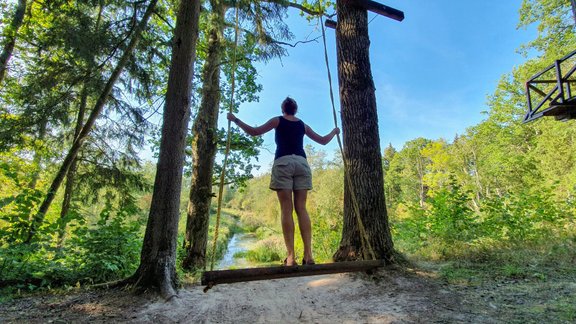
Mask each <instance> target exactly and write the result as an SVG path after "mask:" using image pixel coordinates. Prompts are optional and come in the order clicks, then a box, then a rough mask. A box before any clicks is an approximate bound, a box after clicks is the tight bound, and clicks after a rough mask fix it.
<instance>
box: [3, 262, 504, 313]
mask: <svg viewBox="0 0 576 324" xmlns="http://www.w3.org/2000/svg"><path fill="white" fill-rule="evenodd" d="M463 301H464V299H463V298H462V296H461V295H459V293H458V292H456V291H454V290H452V289H447V287H445V286H444V285H443V284H439V283H438V282H437V281H436V280H434V279H432V278H429V277H427V274H426V273H417V272H410V271H401V270H391V269H387V270H381V271H380V272H378V273H377V274H375V275H372V276H368V275H366V274H336V275H322V276H313V277H300V278H290V279H278V280H269V281H254V282H247V283H235V284H228V285H217V286H215V287H213V288H212V289H211V290H209V291H208V292H207V293H204V292H203V287H201V286H191V287H186V288H183V289H181V290H180V293H179V297H178V298H174V299H172V300H171V301H168V302H166V301H164V300H162V299H160V298H159V297H157V296H155V295H149V294H144V295H139V296H135V295H133V294H132V293H130V292H127V291H117V290H113V291H105V290H100V291H85V292H80V293H73V294H65V295H50V296H36V297H27V298H22V299H17V300H13V301H11V302H7V303H4V304H2V305H0V322H6V323H120V322H123V323H493V322H497V321H495V320H493V319H492V318H491V317H490V316H488V315H487V314H486V313H484V312H481V311H480V312H479V311H477V312H475V313H471V312H467V311H466V310H464V309H463V306H464V304H465V303H463Z"/></svg>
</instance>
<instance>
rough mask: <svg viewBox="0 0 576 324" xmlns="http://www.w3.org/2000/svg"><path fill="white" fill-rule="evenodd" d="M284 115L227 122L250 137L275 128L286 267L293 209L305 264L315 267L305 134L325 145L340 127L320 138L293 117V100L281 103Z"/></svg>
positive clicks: (275, 176) (290, 262)
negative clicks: (255, 121) (255, 123)
mask: <svg viewBox="0 0 576 324" xmlns="http://www.w3.org/2000/svg"><path fill="white" fill-rule="evenodd" d="M281 107H282V116H278V117H274V118H272V119H270V120H269V121H267V122H266V123H265V124H264V125H261V126H258V127H252V126H250V125H247V124H246V123H244V122H242V121H241V120H240V119H238V118H237V117H236V116H234V114H232V113H229V114H228V120H230V121H232V122H234V123H236V125H238V127H240V128H241V129H242V130H243V131H245V132H246V133H247V134H248V135H252V136H259V135H262V134H265V133H267V132H269V131H270V130H272V129H275V130H276V131H275V141H276V154H275V157H274V164H273V166H272V179H271V180H270V189H272V190H275V191H276V194H277V195H278V201H279V202H280V209H281V214H282V216H281V222H282V232H283V234H284V243H285V244H286V250H287V252H288V253H287V256H286V259H284V265H287V266H294V265H297V263H296V259H295V258H296V256H295V255H294V219H293V218H292V210H293V209H295V210H296V215H297V216H298V225H299V226H300V233H301V234H302V241H303V242H304V258H303V259H302V264H314V258H313V256H312V225H311V222H310V217H309V216H308V211H307V210H306V198H307V194H308V190H310V189H312V172H311V171H310V167H309V166H308V162H307V161H306V153H305V152H304V144H303V141H304V135H307V136H308V137H310V138H311V139H312V140H313V141H315V142H317V143H319V144H322V145H326V144H328V143H329V142H330V141H331V140H332V138H333V137H334V135H336V134H339V133H340V129H338V127H336V128H334V129H333V130H332V131H331V132H330V133H329V134H328V135H326V136H320V135H318V134H317V133H316V132H314V131H313V130H312V128H310V127H309V126H308V125H306V124H304V122H302V120H300V119H298V118H297V117H295V116H294V115H295V114H296V111H297V110H298V104H297V103H296V101H295V100H294V99H292V98H290V97H287V98H286V99H285V100H284V101H283V102H282V106H281Z"/></svg>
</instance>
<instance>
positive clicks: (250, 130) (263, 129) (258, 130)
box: [227, 113, 279, 136]
mask: <svg viewBox="0 0 576 324" xmlns="http://www.w3.org/2000/svg"><path fill="white" fill-rule="evenodd" d="M227 118H228V120H229V121H232V122H234V123H236V125H238V127H240V128H241V129H242V130H243V131H245V132H246V134H248V135H251V136H259V135H262V134H265V133H267V132H269V131H271V130H272V129H274V128H276V127H277V126H278V123H279V120H278V117H274V118H271V119H270V120H269V121H267V122H266V123H264V124H263V125H261V126H256V127H252V126H250V125H248V124H246V123H245V122H243V121H241V120H240V119H239V118H238V117H236V116H234V114H232V113H228V116H227Z"/></svg>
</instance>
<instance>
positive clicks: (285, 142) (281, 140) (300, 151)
mask: <svg viewBox="0 0 576 324" xmlns="http://www.w3.org/2000/svg"><path fill="white" fill-rule="evenodd" d="M278 118H279V120H280V122H279V123H278V126H277V127H276V132H275V134H274V139H275V141H276V155H275V157H274V159H275V160H276V159H277V158H279V157H281V156H284V155H290V154H296V155H300V156H302V157H304V158H306V153H305V152H304V134H305V133H306V128H305V126H304V122H303V121H301V120H298V121H291V120H288V119H286V118H284V117H282V116H279V117H278Z"/></svg>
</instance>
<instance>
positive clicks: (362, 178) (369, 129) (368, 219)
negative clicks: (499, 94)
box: [333, 0, 394, 263]
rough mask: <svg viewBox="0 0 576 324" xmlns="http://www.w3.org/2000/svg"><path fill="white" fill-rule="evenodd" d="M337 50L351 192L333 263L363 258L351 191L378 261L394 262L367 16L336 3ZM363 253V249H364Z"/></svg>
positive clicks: (347, 193)
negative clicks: (369, 51) (369, 49)
mask: <svg viewBox="0 0 576 324" xmlns="http://www.w3.org/2000/svg"><path fill="white" fill-rule="evenodd" d="M337 10H338V26H337V28H336V47H337V57H338V81H339V84H340V107H341V114H342V130H343V133H342V134H343V139H344V147H345V149H344V158H345V159H346V160H347V162H348V163H347V165H348V168H347V169H346V170H344V172H346V173H348V175H349V176H350V179H351V183H352V186H350V185H349V184H348V181H345V185H344V225H343V229H342V240H341V241H340V247H339V249H338V251H337V252H336V253H335V254H334V257H333V258H334V260H335V261H345V260H357V259H361V258H362V257H363V255H370V254H369V253H365V252H367V251H363V250H362V249H363V247H362V241H361V236H360V235H361V234H360V231H359V226H358V222H357V217H356V213H355V211H354V206H353V205H352V202H353V201H352V196H351V195H352V190H353V191H354V193H355V195H356V197H357V200H358V205H359V209H360V217H361V219H362V223H363V225H364V227H365V229H366V233H367V240H368V241H369V242H370V245H371V247H372V249H373V250H374V254H375V257H376V258H377V259H382V260H385V261H386V262H389V263H390V262H393V261H394V260H393V254H394V249H393V243H392V237H391V235H390V228H389V226H388V215H387V212H386V203H385V199H384V179H383V172H382V158H381V156H382V154H381V150H380V138H379V135H378V116H377V112H376V96H375V93H374V82H373V80H372V71H371V68H370V58H369V53H368V48H369V46H370V40H369V38H368V20H367V18H368V15H367V12H366V10H362V9H359V8H356V7H353V6H348V5H346V2H345V1H342V0H339V1H338V2H337ZM366 248H368V247H366Z"/></svg>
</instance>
